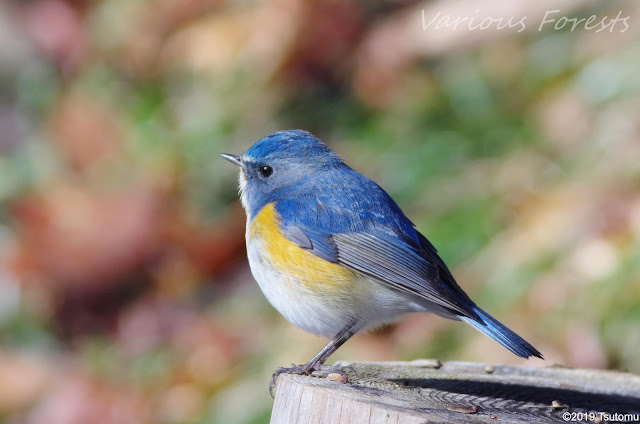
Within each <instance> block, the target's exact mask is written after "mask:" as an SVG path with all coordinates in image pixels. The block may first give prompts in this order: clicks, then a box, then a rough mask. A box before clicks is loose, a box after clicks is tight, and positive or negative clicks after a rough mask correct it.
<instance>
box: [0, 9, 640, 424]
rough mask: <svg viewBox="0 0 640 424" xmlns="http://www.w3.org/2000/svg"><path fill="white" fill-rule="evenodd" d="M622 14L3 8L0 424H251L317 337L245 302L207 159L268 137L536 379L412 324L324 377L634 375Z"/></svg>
mask: <svg viewBox="0 0 640 424" xmlns="http://www.w3.org/2000/svg"><path fill="white" fill-rule="evenodd" d="M556 9H558V10H559V11H558V12H557V13H556V12H553V11H554V10H556ZM549 11H552V12H553V13H549ZM592 15H594V16H596V19H595V20H592V21H591V22H592V24H591V27H589V25H586V28H585V22H587V21H586V19H588V18H589V17H590V16H592ZM563 16H564V17H567V18H569V19H574V20H573V21H568V20H565V21H563V20H562V19H561V18H562V17H563ZM445 17H446V19H445ZM465 17H466V18H467V20H465V21H461V23H459V25H458V26H457V27H456V28H455V29H454V28H453V26H452V25H446V24H447V22H448V23H449V24H452V22H453V21H454V20H455V19H456V18H458V19H459V18H465ZM487 17H489V18H490V19H489V21H484V20H483V19H484V18H487ZM523 17H524V18H526V19H525V20H524V21H521V19H522V18H523ZM616 17H617V18H619V20H618V21H617V22H616V23H614V24H612V20H613V19H615V18H616ZM625 17H626V18H627V19H626V20H625V19H624V18H625ZM471 18H473V19H475V21H473V22H472V21H470V19H471ZM498 18H502V19H503V21H502V26H503V27H504V26H505V24H506V23H507V22H508V20H509V19H511V21H510V22H511V25H509V26H507V27H506V28H502V29H499V28H498V24H499V22H498V21H497V20H496V19H498ZM639 18H640V3H638V2H634V1H632V0H629V1H607V2H599V1H587V0H564V1H557V0H556V1H550V0H539V1H537V2H528V1H525V0H512V1H506V0H471V1H464V2H463V1H444V0H442V1H426V2H420V1H412V0H394V1H391V2H383V1H379V0H373V1H364V0H360V1H351V2H338V1H331V0H325V1H320V2H317V1H311V0H265V1H236V2H231V1H224V0H155V1H150V0H138V1H130V0H105V1H83V0H29V1H24V0H22V1H17V0H14V1H11V0H7V1H4V2H2V3H0V344H1V347H0V376H1V377H0V422H6V423H25V424H36V423H37V424H40V423H44V422H46V423H48V424H69V423H71V424H75V423H78V424H80V423H82V424H84V423H88V422H92V423H101V424H102V423H104V424H111V423H114V424H115V423H247V424H249V423H256V424H257V423H266V422H268V419H269V416H270V411H271V405H272V400H271V398H270V397H269V394H268V391H267V386H268V382H269V378H270V376H271V373H272V371H273V370H274V369H275V368H277V367H278V366H285V365H288V364H290V363H291V362H296V363H303V362H306V361H307V360H308V359H309V358H310V357H311V356H313V355H314V354H315V353H317V352H318V351H319V350H320V348H321V347H322V346H324V344H325V342H326V341H325V340H323V339H321V338H319V337H315V336H312V335H308V334H305V333H303V332H302V331H300V330H298V329H296V328H294V327H293V326H291V325H290V324H288V323H287V322H286V321H285V320H284V319H283V318H282V317H280V316H279V315H278V314H277V312H276V311H275V310H274V309H272V308H271V307H270V306H269V304H268V303H267V301H266V300H265V299H264V297H263V296H262V293H261V292H260V290H259V288H258V286H257V284H256V283H255V282H254V281H253V279H252V277H251V275H250V272H249V270H248V267H247V263H246V256H245V251H244V225H245V218H244V213H243V211H242V209H241V207H240V205H239V202H238V200H237V175H236V172H237V169H235V167H233V166H232V165H231V164H229V163H228V162H225V161H224V160H223V159H221V158H220V157H219V156H218V153H220V152H229V153H242V152H243V151H244V150H245V149H246V148H248V147H249V146H250V145H251V144H252V143H253V142H255V141H256V140H258V139H259V138H261V137H262V136H264V135H266V134H267V133H269V132H272V131H275V130H279V129H286V128H303V129H307V130H309V131H311V132H313V133H315V134H316V135H317V136H319V137H320V138H322V139H323V140H325V141H326V142H327V143H328V144H329V145H330V146H331V147H332V148H334V149H335V150H336V151H337V152H339V153H340V154H341V155H342V156H343V157H344V158H345V160H346V161H347V163H349V164H350V165H351V166H352V167H354V168H355V169H357V170H359V171H362V172H363V173H365V174H366V175H368V176H369V177H371V178H373V179H375V180H376V181H378V182H379V183H380V184H381V185H382V186H383V187H385V188H386V189H387V190H388V191H389V193H390V194H391V195H392V197H394V198H395V199H396V201H397V202H398V203H399V204H400V205H401V207H402V208H403V209H404V210H405V212H406V213H407V215H408V216H409V217H410V218H411V219H412V220H413V221H414V222H415V224H416V226H417V227H418V229H419V230H420V231H422V232H423V233H424V234H426V235H427V236H428V237H429V239H430V240H431V241H432V242H433V243H434V244H435V245H436V246H437V247H438V249H439V251H440V252H441V255H442V257H443V258H444V259H445V260H446V261H447V263H448V264H450V266H451V268H452V269H453V272H454V274H455V275H456V276H457V278H458V281H459V283H460V284H461V285H462V287H464V288H465V289H466V291H467V292H469V293H470V294H471V296H472V297H473V298H474V299H475V300H476V302H477V303H479V304H480V305H481V306H482V307H483V308H485V309H486V310H488V311H490V312H491V313H492V314H493V315H495V316H496V317H497V318H499V319H500V320H502V321H504V322H505V323H507V324H508V325H509V327H511V328H513V329H514V330H516V331H517V332H518V333H519V334H521V335H522V336H523V337H524V338H525V339H527V340H528V341H530V342H531V343H532V344H533V345H535V346H536V347H537V348H538V349H540V350H541V351H542V352H543V354H544V355H545V357H546V358H547V361H541V360H531V361H529V362H527V361H524V360H521V359H519V358H517V357H515V356H514V355H512V354H510V353H509V352H508V351H506V350H505V349H503V348H502V347H500V346H499V345H498V344H496V343H495V342H493V341H491V340H490V339H488V338H487V337H484V336H483V335H481V334H479V333H477V332H475V331H474V330H473V329H471V328H470V327H468V326H465V325H463V324H461V323H455V322H449V321H445V320H443V319H440V318H437V317H433V316H427V315H411V316H408V317H406V318H405V319H403V320H402V321H401V322H400V323H399V324H397V325H395V326H391V327H388V328H386V329H383V330H381V331H379V332H375V333H372V334H367V335H360V336H357V337H355V338H353V339H352V340H350V341H349V342H348V343H347V344H346V345H345V346H343V347H342V348H341V349H340V350H339V351H338V353H337V354H335V355H334V356H333V357H332V358H331V360H338V359H348V360H367V361H384V360H411V359H416V358H438V359H441V360H465V361H480V362H487V363H505V364H525V363H526V364H529V365H536V366H545V365H550V364H554V363H558V364H563V365H566V366H570V367H588V368H605V369H617V370H628V371H631V372H635V373H639V372H640V355H638V351H640V331H638V328H639V325H640V77H639V75H640V55H639V54H638V52H639V51H640V23H639V22H638V21H637V20H638V19H639ZM443 19H445V20H444V21H443ZM447 19H448V21H447ZM492 19H493V20H492ZM549 19H551V20H552V21H549V22H547V23H544V24H543V25H542V27H540V25H541V24H542V22H545V20H549ZM577 19H583V21H581V23H577V22H578V21H577ZM482 22H485V25H486V28H484V29H480V28H478V27H477V25H479V24H480V23H482ZM518 22H521V23H518ZM574 23H577V24H575V25H574ZM472 24H473V25H472ZM474 26H476V27H475V28H474ZM572 26H573V28H572Z"/></svg>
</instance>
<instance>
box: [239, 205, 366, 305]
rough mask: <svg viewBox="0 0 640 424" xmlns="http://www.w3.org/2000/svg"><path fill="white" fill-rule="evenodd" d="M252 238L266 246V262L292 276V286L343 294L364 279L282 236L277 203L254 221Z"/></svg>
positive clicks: (287, 275) (263, 211)
mask: <svg viewBox="0 0 640 424" xmlns="http://www.w3.org/2000/svg"><path fill="white" fill-rule="evenodd" d="M249 237H250V239H251V240H252V241H254V240H255V241H259V242H260V243H261V244H262V249H261V252H263V255H264V256H263V259H264V260H265V261H266V262H268V263H269V264H270V265H271V266H272V267H273V268H274V269H275V270H276V271H277V272H279V273H282V274H283V276H286V277H288V281H289V283H292V284H300V285H302V286H304V287H305V288H306V289H307V290H309V291H312V292H319V291H329V292H331V291H337V292H338V293H340V292H342V291H344V290H349V289H351V288H352V287H353V285H355V284H357V282H358V280H359V278H360V276H359V275H358V274H357V273H355V272H353V271H350V270H348V269H346V268H343V267H341V266H340V265H336V264H334V263H331V262H328V261H326V260H324V259H322V258H319V257H318V256H316V255H314V254H313V253H311V252H309V251H307V250H305V249H303V248H301V247H300V246H298V245H297V244H296V243H294V242H291V241H289V240H287V239H286V238H285V237H284V236H283V235H282V229H281V228H280V217H279V216H278V213H277V212H276V210H275V207H274V204H273V203H269V204H267V205H265V207H264V208H262V209H261V210H260V212H258V214H257V215H256V217H255V218H254V219H253V221H252V222H251V227H250V230H249ZM336 294H337V293H336Z"/></svg>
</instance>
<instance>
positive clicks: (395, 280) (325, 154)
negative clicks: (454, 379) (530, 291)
mask: <svg viewBox="0 0 640 424" xmlns="http://www.w3.org/2000/svg"><path fill="white" fill-rule="evenodd" d="M220 155H221V156H222V157H223V158H224V159H227V160H228V161H230V162H232V163H233V164H235V165H237V166H238V167H239V168H240V172H239V194H240V200H241V203H242V206H243V207H244V210H245V212H246V216H247V224H246V246H247V258H248V261H249V266H250V269H251V273H252V274H253V277H254V278H255V280H256V281H257V283H258V285H259V286H260V288H261V289H262V292H263V293H264V295H265V297H266V298H267V300H268V301H269V302H270V303H271V305H273V307H275V309H277V310H278V312H280V314H282V315H283V316H284V318H285V319H287V321H289V322H290V323H292V324H293V325H295V326H297V327H299V328H301V329H302V330H304V331H306V332H309V333H313V334H316V335H320V336H324V337H326V338H328V339H330V340H329V342H328V343H327V345H326V346H325V347H324V348H323V349H322V350H321V351H320V352H318V354H317V355H315V356H314V357H313V358H312V359H311V360H309V361H308V362H307V363H306V364H304V365H294V364H292V366H291V367H281V368H278V369H277V370H276V372H275V373H274V374H273V377H272V380H271V383H270V386H269V391H270V392H271V393H272V396H273V392H272V389H273V387H274V385H275V384H276V380H277V378H278V376H279V375H280V374H282V373H294V374H313V375H317V374H320V375H327V374H328V373H330V372H339V373H341V374H343V375H345V376H346V374H344V372H343V371H342V369H341V368H340V367H336V366H333V367H331V366H327V365H325V364H324V363H325V361H326V360H327V359H328V358H329V356H330V355H331V354H332V353H334V352H335V351H336V350H337V349H338V348H339V347H340V346H342V344H344V343H345V342H346V341H347V340H349V339H350V338H351V337H352V336H353V335H354V334H356V333H357V332H359V331H364V330H369V329H374V328H377V327H380V326H382V325H384V324H387V323H392V322H394V321H397V320H398V319H399V318H401V317H402V316H403V315H406V314H408V313H412V312H426V313H433V314H435V315H439V316H441V317H444V318H448V319H452V320H457V321H463V322H465V323H467V324H469V325H470V326H472V327H473V328H475V329H476V330H479V331H480V332H482V333H484V334H485V335H487V336H489V337H490V338H492V339H493V340H495V341H496V342H498V343H499V344H501V345H502V346H504V347H505V348H506V349H508V350H509V351H511V352H512V353H514V354H515V355H517V356H519V357H521V358H530V357H532V356H533V357H538V358H541V359H543V356H542V354H541V353H540V352H539V351H538V350H537V349H536V348H534V347H533V346H532V345H531V344H529V343H528V342H527V341H525V340H524V339H523V338H521V337H520V336H518V335H517V334H516V333H515V332H513V331H512V330H510V329H509V328H507V327H506V326H505V325H504V324H502V323H501V322H499V321H498V320H496V319H495V318H493V317H492V316H491V315H489V314H488V313H487V312H485V311H484V310H482V309H481V308H480V307H479V306H477V305H476V304H475V303H474V302H473V301H472V300H471V299H470V298H469V296H468V295H467V294H466V293H465V292H464V291H463V290H462V288H461V287H460V286H459V285H458V283H457V282H456V280H455V278H454V277H453V275H452V273H451V271H450V270H449V268H448V267H447V265H446V264H445V263H444V261H443V260H442V259H441V258H440V256H439V255H438V251H437V250H436V248H435V247H434V246H433V244H431V242H429V240H427V238H426V237H425V236H423V235H422V234H421V233H420V232H419V231H418V230H417V229H416V227H415V225H414V224H413V223H412V222H411V221H410V220H409V218H407V217H406V216H405V214H404V213H403V212H402V210H401V209H400V207H399V206H398V205H397V204H396V202H395V201H394V200H393V199H392V198H391V197H390V196H389V194H387V192H386V191H385V190H384V189H382V188H381V187H380V186H379V185H378V184H376V183H375V182H374V181H372V180H371V179H369V178H367V177H366V176H364V175H363V174H361V173H359V172H358V171H356V170H354V169H353V168H351V167H349V166H348V165H347V164H346V163H345V162H344V161H343V160H342V159H341V158H340V156H338V154H336V153H335V152H334V151H333V150H331V149H330V148H329V147H328V146H327V145H326V144H324V143H323V142H322V141H320V140H319V139H318V138H316V137H315V136H314V135H312V134H311V133H309V132H307V131H304V130H299V129H296V130H283V131H278V132H274V133H272V134H269V135H267V136H265V137H263V138H262V139H260V140H258V141H257V142H256V143H255V144H253V145H252V146H251V147H249V149H247V150H246V151H245V152H244V153H243V154H242V155H234V154H229V153H221V154H220Z"/></svg>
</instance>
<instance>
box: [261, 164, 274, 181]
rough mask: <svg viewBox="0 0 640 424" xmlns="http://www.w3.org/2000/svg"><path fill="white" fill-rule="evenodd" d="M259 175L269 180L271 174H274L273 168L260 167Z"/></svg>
mask: <svg viewBox="0 0 640 424" xmlns="http://www.w3.org/2000/svg"><path fill="white" fill-rule="evenodd" d="M258 174H260V176H261V177H262V178H269V177H270V176H271V174H273V168H272V167H270V166H269V165H260V166H259V167H258Z"/></svg>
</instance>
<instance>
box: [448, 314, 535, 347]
mask: <svg viewBox="0 0 640 424" xmlns="http://www.w3.org/2000/svg"><path fill="white" fill-rule="evenodd" d="M471 309H473V311H474V312H475V313H476V314H477V315H478V317H479V318H480V320H481V321H477V320H475V319H473V318H470V317H465V316H459V317H458V318H460V319H461V320H462V321H464V322H466V323H467V324H469V325H470V326H472V327H473V328H475V329H476V330H478V331H480V332H482V333H484V334H486V335H487V336H489V337H491V338H492V339H493V340H495V341H497V342H498V343H500V344H501V345H502V346H504V347H506V348H507V349H509V350H510V351H511V352H513V353H515V354H516V355H518V356H520V357H521V358H525V359H527V358H529V357H530V356H535V357H537V358H540V359H544V358H543V357H542V354H541V353H540V352H538V350H537V349H536V348H535V347H533V346H531V345H530V344H529V343H527V342H526V341H525V340H524V339H523V338H522V337H520V336H518V335H517V334H516V333H514V332H513V331H511V330H509V329H508V328H507V327H506V326H505V325H504V324H502V323H501V322H499V321H498V320H497V319H495V318H494V317H492V316H491V315H489V314H488V313H486V312H485V311H483V310H482V309H480V308H478V307H477V306H475V305H474V306H473V307H472V308H471Z"/></svg>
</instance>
